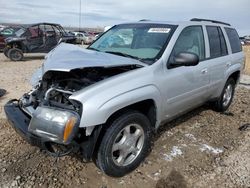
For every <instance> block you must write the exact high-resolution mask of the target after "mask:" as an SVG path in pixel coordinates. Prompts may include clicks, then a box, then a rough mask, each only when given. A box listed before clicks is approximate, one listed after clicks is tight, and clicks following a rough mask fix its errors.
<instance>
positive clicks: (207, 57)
mask: <svg viewBox="0 0 250 188" xmlns="http://www.w3.org/2000/svg"><path fill="white" fill-rule="evenodd" d="M243 62H244V55H243V52H242V48H241V43H240V40H239V36H238V34H237V32H236V30H235V29H234V28H232V27H231V26H230V25H229V24H227V23H223V22H219V21H214V20H204V19H192V20H191V21H188V22H176V23H172V22H152V21H145V20H144V21H140V22H136V23H127V24H120V25H116V26H114V27H112V28H111V29H110V30H108V31H107V32H105V33H104V34H103V35H102V36H101V37H100V38H99V39H98V40H96V41H95V42H94V43H93V44H92V45H91V46H89V47H88V49H82V48H79V47H77V46H74V45H70V44H60V45H59V46H57V47H56V48H55V49H54V50H53V51H51V52H50V53H49V54H48V55H47V56H46V60H45V62H44V64H43V66H42V67H41V68H40V69H39V70H38V71H37V72H36V73H35V74H34V76H33V78H32V84H33V90H32V91H30V92H29V93H26V94H24V95H23V97H21V99H19V100H11V101H9V102H8V103H7V104H6V105H5V112H6V115H7V117H8V119H9V120H10V122H11V124H12V126H13V127H14V128H15V130H16V131H17V132H18V133H20V134H21V135H22V136H23V137H24V138H25V139H27V141H28V142H29V143H31V144H33V145H36V146H39V147H40V148H42V149H44V150H46V151H47V152H48V153H50V154H52V155H54V156H63V155H66V154H69V153H70V152H75V153H79V154H80V155H81V156H82V158H84V159H86V160H91V159H93V160H94V161H95V163H96V165H97V166H98V167H99V168H100V169H101V170H102V171H103V172H105V173H106V174H108V175H110V176H116V177H119V176H123V175H125V174H126V173H129V172H131V171H132V170H134V169H135V168H136V167H138V165H139V164H140V163H141V162H142V161H143V160H144V159H145V157H146V156H147V154H148V153H149V151H150V146H151V141H152V135H153V133H154V132H156V130H157V129H158V128H159V126H160V125H163V124H165V125H166V122H168V121H170V120H172V119H174V118H176V117H177V116H180V115H182V114H184V113H186V112H187V111H190V110H192V109H194V108H195V107H198V106H200V105H202V104H204V103H206V102H210V103H211V104H213V107H214V109H215V110H217V111H221V112H222V111H225V110H227V109H228V107H229V106H230V104H231V102H232V99H233V95H234V90H235V86H236V84H237V82H238V81H239V77H240V73H241V69H242V67H243Z"/></svg>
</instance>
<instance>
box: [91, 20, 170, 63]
mask: <svg viewBox="0 0 250 188" xmlns="http://www.w3.org/2000/svg"><path fill="white" fill-rule="evenodd" d="M173 30H174V26H173V25H166V24H146V23H144V24H143V23H139V24H122V25H117V26H114V27H113V28H111V29H110V30H108V31H107V32H106V33H104V34H103V35H102V36H101V37H100V38H99V39H98V40H96V41H95V42H94V43H93V44H92V45H91V46H89V49H92V50H97V51H101V52H106V53H112V54H116V55H121V56H125V57H132V58H135V59H138V60H141V61H143V62H146V63H149V64H152V63H153V62H155V61H156V60H157V59H158V56H159V54H160V55H161V52H162V51H163V50H164V49H165V47H166V46H167V43H168V41H169V39H170V36H171V35H172V33H173Z"/></svg>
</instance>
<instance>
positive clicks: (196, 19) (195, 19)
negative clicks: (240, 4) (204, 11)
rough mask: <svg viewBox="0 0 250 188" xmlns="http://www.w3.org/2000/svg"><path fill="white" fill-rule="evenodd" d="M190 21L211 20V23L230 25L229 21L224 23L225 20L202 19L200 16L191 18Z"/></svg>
mask: <svg viewBox="0 0 250 188" xmlns="http://www.w3.org/2000/svg"><path fill="white" fill-rule="evenodd" d="M190 21H194V22H202V21H204V22H212V23H218V24H224V25H228V26H231V25H230V24H229V23H225V22H221V21H217V20H209V19H202V18H192V19H191V20H190Z"/></svg>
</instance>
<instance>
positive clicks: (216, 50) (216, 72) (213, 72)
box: [206, 26, 231, 97]
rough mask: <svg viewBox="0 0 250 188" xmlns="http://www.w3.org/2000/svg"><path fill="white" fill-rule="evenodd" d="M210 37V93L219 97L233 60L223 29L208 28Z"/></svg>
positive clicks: (208, 64) (208, 63) (208, 61)
mask: <svg viewBox="0 0 250 188" xmlns="http://www.w3.org/2000/svg"><path fill="white" fill-rule="evenodd" d="M206 32H207V37H208V42H209V43H208V49H209V50H208V52H209V56H208V60H207V66H208V72H209V77H210V87H209V93H210V96H211V97H212V96H213V95H214V96H216V95H218V92H219V88H220V87H221V84H222V82H223V80H224V77H225V71H226V68H227V66H230V64H231V60H230V57H229V56H228V47H227V45H226V40H225V36H224V33H223V30H222V29H221V27H218V26H206Z"/></svg>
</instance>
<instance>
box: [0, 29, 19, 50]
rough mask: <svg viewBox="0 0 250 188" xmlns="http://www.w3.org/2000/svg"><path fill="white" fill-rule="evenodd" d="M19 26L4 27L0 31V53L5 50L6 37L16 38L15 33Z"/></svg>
mask: <svg viewBox="0 0 250 188" xmlns="http://www.w3.org/2000/svg"><path fill="white" fill-rule="evenodd" d="M20 28H21V26H12V27H5V28H4V29H3V30H1V31H0V51H3V50H4V48H5V45H6V44H5V39H6V38H8V37H13V36H16V34H15V33H16V31H18V30H19V29H20Z"/></svg>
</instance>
